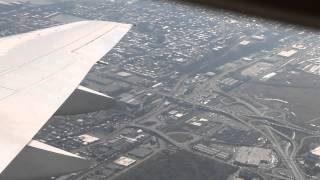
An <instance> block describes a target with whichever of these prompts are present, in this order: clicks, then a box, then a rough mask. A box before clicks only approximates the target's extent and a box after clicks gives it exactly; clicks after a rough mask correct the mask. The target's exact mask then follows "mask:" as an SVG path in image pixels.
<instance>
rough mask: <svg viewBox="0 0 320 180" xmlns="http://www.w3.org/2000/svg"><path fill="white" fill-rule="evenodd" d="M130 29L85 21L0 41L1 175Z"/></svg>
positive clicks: (117, 25)
mask: <svg viewBox="0 0 320 180" xmlns="http://www.w3.org/2000/svg"><path fill="white" fill-rule="evenodd" d="M130 27H131V26H130V25H128V24H119V23H114V22H102V21H81V22H76V23H71V24H67V25H62V26H57V27H52V28H48V29H44V30H39V31H34V32H30V33H25V34H21V35H15V36H10V37H6V38H2V39H0V126H1V131H0V147H1V151H0V152H1V153H0V173H1V172H2V171H3V170H4V169H5V168H6V167H7V166H8V165H9V163H10V162H11V161H12V160H13V159H14V158H15V157H16V156H17V155H18V154H19V152H20V151H21V150H22V149H23V148H24V147H25V146H26V145H27V144H28V143H29V142H30V141H31V140H32V138H33V136H34V135H35V134H36V133H37V132H38V131H39V130H40V128H41V127H42V126H43V125H44V124H45V123H46V122H47V120H48V119H49V118H50V117H51V116H52V115H53V114H54V113H55V112H56V111H57V110H58V108H59V107H60V106H61V105H62V104H63V103H64V101H65V100H66V99H67V98H68V97H69V96H70V95H71V94H72V93H73V91H74V90H75V89H76V88H77V86H78V85H79V83H80V82H81V81H82V79H83V78H84V77H85V75H86V74H87V73H88V71H89V70H90V68H91V67H92V66H93V65H94V64H95V63H96V62H97V61H98V60H99V59H100V58H102V57H103V56H104V55H105V54H106V53H107V52H108V51H109V50H111V49H112V48H113V47H114V46H115V45H116V44H117V42H118V41H119V40H120V39H121V38H122V37H123V36H124V35H125V34H126V33H127V32H128V31H129V29H130Z"/></svg>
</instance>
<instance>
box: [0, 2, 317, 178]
mask: <svg viewBox="0 0 320 180" xmlns="http://www.w3.org/2000/svg"><path fill="white" fill-rule="evenodd" d="M80 20H105V21H116V22H123V23H130V24H133V25H134V26H133V28H132V29H131V30H130V32H129V33H128V34H127V35H126V36H125V37H124V38H123V39H122V40H121V41H120V43H119V44H118V45H117V46H116V47H115V48H114V49H113V50H112V51H111V52H109V53H108V54H107V55H106V56H105V57H104V58H103V59H101V60H100V61H99V62H98V63H96V65H95V66H94V68H93V69H91V71H90V73H89V74H88V75H87V77H86V78H85V79H84V80H83V82H82V83H81V85H83V86H86V87H90V88H92V89H94V90H96V91H99V92H101V93H104V94H107V95H109V96H111V97H113V98H115V99H116V100H117V103H116V104H115V105H114V106H113V107H112V108H111V109H108V110H102V111H99V112H93V113H88V114H77V115H68V116H54V117H52V119H51V120H50V121H49V122H48V123H47V124H46V125H45V126H44V127H43V128H42V130H41V131H40V132H39V133H38V134H37V135H36V137H35V139H37V140H38V141H40V142H44V143H47V144H50V145H52V146H55V147H58V148H61V149H64V150H67V151H70V152H72V153H75V154H77V155H80V156H82V157H85V158H87V159H88V160H89V161H90V168H89V169H87V170H84V171H81V172H76V173H72V174H67V175H63V176H60V177H51V178H48V179H47V180H49V179H55V180H102V179H110V180H129V179H130V180H161V179H162V180H163V179H168V180H180V179H181V180H182V179H183V180H194V179H203V180H206V179H208V180H209V179H210V180H211V179H217V180H222V179H226V180H248V179H250V180H269V179H270V180H279V179H281V180H283V179H284V180H292V179H295V180H304V179H310V180H316V179H320V111H319V107H320V91H319V88H320V33H319V32H317V31H314V30H311V29H306V28H304V27H295V26H292V25H285V24H281V23H278V22H273V21H266V20H263V19H259V18H253V17H246V16H244V15H239V14H233V13H230V12H225V11H222V10H211V9H206V8H204V7H197V6H192V5H189V4H183V3H179V2H177V1H170V0H159V1H158V0H117V1H113V0H61V1H56V2H54V1H48V2H46V3H44V0H43V1H41V3H40V1H1V0H0V36H1V37H4V36H10V35H14V34H18V33H24V32H29V31H32V30H36V29H40V28H46V27H52V26H55V25H60V24H65V23H68V22H74V21H80ZM0 54H1V49H0Z"/></svg>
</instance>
